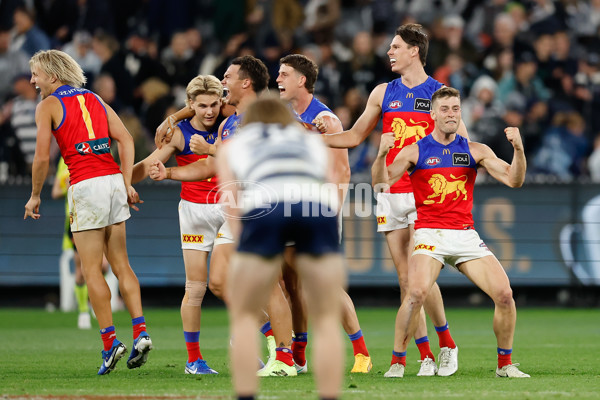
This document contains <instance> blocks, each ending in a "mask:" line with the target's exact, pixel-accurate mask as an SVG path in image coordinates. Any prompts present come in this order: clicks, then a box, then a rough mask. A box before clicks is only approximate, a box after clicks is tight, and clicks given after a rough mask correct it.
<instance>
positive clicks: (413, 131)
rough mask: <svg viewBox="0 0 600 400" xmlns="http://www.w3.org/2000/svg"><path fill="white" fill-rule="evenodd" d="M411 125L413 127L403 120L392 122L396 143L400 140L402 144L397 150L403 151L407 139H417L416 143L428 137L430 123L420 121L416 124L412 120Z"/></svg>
mask: <svg viewBox="0 0 600 400" xmlns="http://www.w3.org/2000/svg"><path fill="white" fill-rule="evenodd" d="M410 123H411V124H412V125H408V124H407V123H406V121H404V120H403V119H402V118H394V120H393V121H392V126H391V128H392V131H393V132H394V137H395V138H396V142H397V141H398V140H399V141H400V143H399V144H398V145H397V146H396V148H398V149H401V148H403V147H404V142H405V141H406V139H410V138H415V142H416V141H418V140H421V139H423V138H424V137H425V136H427V132H426V130H427V128H429V122H427V121H419V122H415V121H413V119H412V118H411V119H410Z"/></svg>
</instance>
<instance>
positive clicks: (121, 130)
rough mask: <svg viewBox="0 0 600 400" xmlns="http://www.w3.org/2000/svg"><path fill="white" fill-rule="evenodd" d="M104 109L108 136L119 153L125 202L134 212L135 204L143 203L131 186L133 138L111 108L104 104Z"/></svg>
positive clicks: (133, 152)
mask: <svg viewBox="0 0 600 400" xmlns="http://www.w3.org/2000/svg"><path fill="white" fill-rule="evenodd" d="M102 103H103V104H104V107H105V108H106V116H107V120H108V135H109V136H110V137H111V138H112V139H114V140H116V141H117V148H118V151H119V159H120V160H121V173H122V174H123V181H124V182H125V188H126V189H127V202H128V203H129V206H130V207H131V208H133V209H134V210H135V211H139V208H138V207H137V206H135V205H134V204H136V203H143V201H142V200H140V196H139V195H138V193H137V191H136V190H135V189H134V188H133V186H131V175H132V173H133V160H134V158H135V146H134V143H133V137H132V136H131V134H130V133H129V131H128V130H127V128H126V127H125V125H123V121H121V118H119V116H118V115H117V113H115V111H114V110H113V109H112V107H111V106H109V105H108V104H106V103H104V101H102Z"/></svg>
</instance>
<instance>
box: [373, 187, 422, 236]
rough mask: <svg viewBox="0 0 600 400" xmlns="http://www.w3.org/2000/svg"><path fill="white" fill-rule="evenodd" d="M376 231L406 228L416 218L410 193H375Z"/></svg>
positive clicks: (413, 200)
mask: <svg viewBox="0 0 600 400" xmlns="http://www.w3.org/2000/svg"><path fill="white" fill-rule="evenodd" d="M375 198H376V199H377V209H376V215H377V232H389V231H395V230H397V229H405V228H408V226H409V225H414V223H415V220H416V219H417V208H416V207H415V196H414V195H413V194H412V193H377V194H376V195H375Z"/></svg>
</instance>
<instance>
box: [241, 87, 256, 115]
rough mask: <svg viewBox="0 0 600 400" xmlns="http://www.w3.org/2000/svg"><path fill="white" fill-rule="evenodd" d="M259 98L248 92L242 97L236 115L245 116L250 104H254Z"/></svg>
mask: <svg viewBox="0 0 600 400" xmlns="http://www.w3.org/2000/svg"><path fill="white" fill-rule="evenodd" d="M257 97H258V96H257V95H256V93H254V92H248V93H246V94H244V96H242V98H241V99H240V102H239V103H238V105H237V106H236V107H235V113H236V114H237V115H240V114H243V113H245V112H246V109H247V108H248V106H249V105H250V104H252V103H253V102H254V101H255V100H256V98H257Z"/></svg>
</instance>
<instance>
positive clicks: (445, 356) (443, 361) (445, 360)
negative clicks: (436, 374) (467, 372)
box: [440, 350, 450, 368]
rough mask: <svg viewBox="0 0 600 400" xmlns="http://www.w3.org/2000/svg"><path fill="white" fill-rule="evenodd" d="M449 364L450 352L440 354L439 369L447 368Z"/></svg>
mask: <svg viewBox="0 0 600 400" xmlns="http://www.w3.org/2000/svg"><path fill="white" fill-rule="evenodd" d="M449 364H450V350H449V351H444V352H442V353H441V354H440V368H442V367H447V366H448V365H449Z"/></svg>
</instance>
